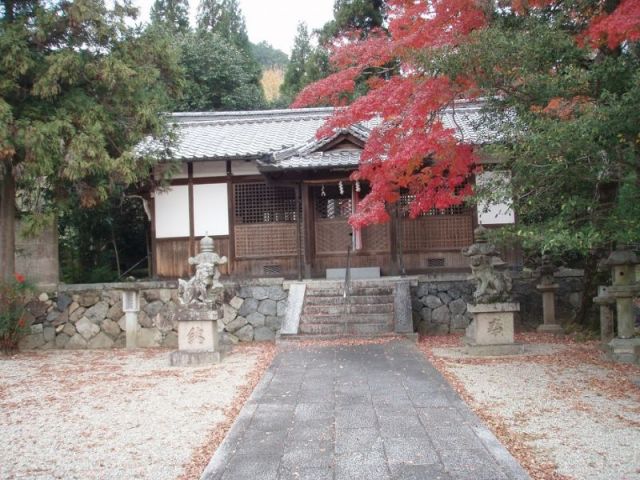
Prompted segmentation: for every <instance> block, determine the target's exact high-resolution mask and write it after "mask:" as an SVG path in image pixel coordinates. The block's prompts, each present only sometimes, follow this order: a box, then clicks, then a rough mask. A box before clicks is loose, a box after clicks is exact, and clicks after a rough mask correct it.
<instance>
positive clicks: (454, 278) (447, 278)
mask: <svg viewBox="0 0 640 480" xmlns="http://www.w3.org/2000/svg"><path fill="white" fill-rule="evenodd" d="M468 279H469V272H441V273H440V272H435V273H428V274H425V275H417V276H416V280H417V281H418V282H419V283H431V282H434V283H435V282H460V281H467V280H468Z"/></svg>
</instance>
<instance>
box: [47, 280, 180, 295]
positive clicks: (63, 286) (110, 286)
mask: <svg viewBox="0 0 640 480" xmlns="http://www.w3.org/2000/svg"><path fill="white" fill-rule="evenodd" d="M166 288H169V289H171V288H178V282H176V281H173V280H162V281H148V282H113V283H71V284H67V283H59V284H58V292H87V291H94V290H154V289H166Z"/></svg>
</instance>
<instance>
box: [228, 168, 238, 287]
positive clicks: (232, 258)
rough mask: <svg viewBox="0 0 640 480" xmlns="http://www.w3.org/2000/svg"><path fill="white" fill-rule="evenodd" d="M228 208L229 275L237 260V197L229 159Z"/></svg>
mask: <svg viewBox="0 0 640 480" xmlns="http://www.w3.org/2000/svg"><path fill="white" fill-rule="evenodd" d="M226 164H227V209H228V211H229V255H228V256H227V260H228V263H227V269H228V272H229V275H232V274H233V271H234V270H235V262H236V237H235V212H236V205H235V197H234V195H233V182H232V179H231V177H232V172H231V161H230V160H227V162H226Z"/></svg>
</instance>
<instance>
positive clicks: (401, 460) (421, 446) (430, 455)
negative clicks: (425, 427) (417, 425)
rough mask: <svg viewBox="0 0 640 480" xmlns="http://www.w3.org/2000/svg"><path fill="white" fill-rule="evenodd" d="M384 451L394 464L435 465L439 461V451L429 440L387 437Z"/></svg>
mask: <svg viewBox="0 0 640 480" xmlns="http://www.w3.org/2000/svg"><path fill="white" fill-rule="evenodd" d="M384 451H385V454H386V456H387V461H388V462H389V467H392V466H393V465H403V464H404V465H407V464H408V465H433V464H436V463H439V461H440V460H439V458H438V453H437V452H436V450H435V448H434V447H433V445H432V444H431V442H430V441H429V440H420V441H416V442H411V441H409V442H408V441H407V439H406V438H402V437H401V438H385V439H384Z"/></svg>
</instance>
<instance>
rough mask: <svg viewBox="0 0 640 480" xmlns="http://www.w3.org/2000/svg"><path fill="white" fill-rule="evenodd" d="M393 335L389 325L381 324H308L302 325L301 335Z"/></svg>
mask: <svg viewBox="0 0 640 480" xmlns="http://www.w3.org/2000/svg"><path fill="white" fill-rule="evenodd" d="M384 333H392V328H391V327H390V326H389V325H387V324H379V323H343V324H333V323H331V324H324V323H306V324H300V330H299V334H306V335H338V336H344V335H380V334H384Z"/></svg>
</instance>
